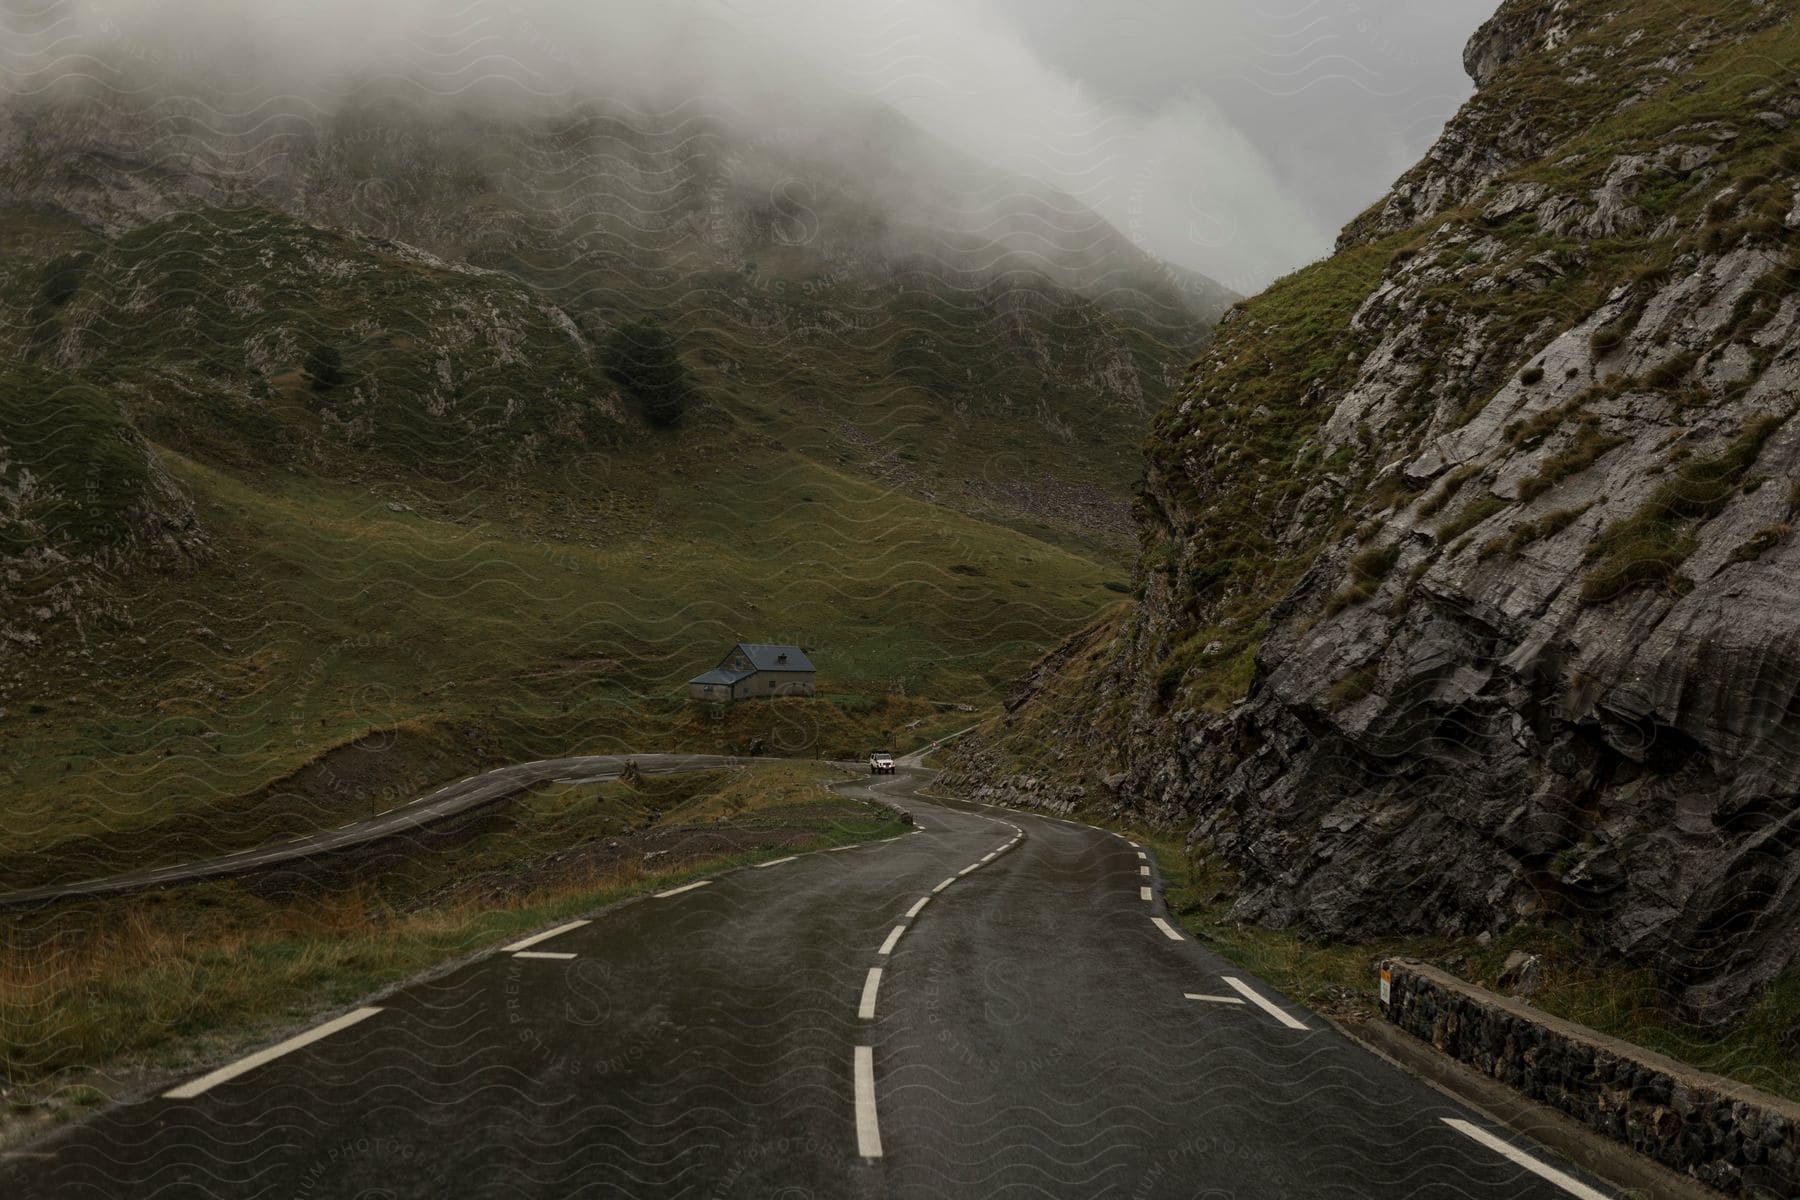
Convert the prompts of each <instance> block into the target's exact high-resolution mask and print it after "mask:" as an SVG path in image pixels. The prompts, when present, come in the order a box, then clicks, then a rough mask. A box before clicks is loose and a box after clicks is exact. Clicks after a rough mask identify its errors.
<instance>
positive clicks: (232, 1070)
mask: <svg viewBox="0 0 1800 1200" xmlns="http://www.w3.org/2000/svg"><path fill="white" fill-rule="evenodd" d="M380 1011H381V1010H380V1009H379V1008H359V1009H357V1010H356V1011H355V1012H348V1013H345V1014H344V1015H343V1016H341V1017H339V1018H337V1019H336V1020H335V1021H327V1022H325V1023H324V1024H323V1025H320V1026H319V1027H318V1028H316V1029H309V1030H307V1031H306V1032H305V1033H302V1034H299V1035H297V1036H295V1037H291V1038H289V1039H288V1040H287V1041H285V1042H277V1043H275V1044H274V1045H273V1046H270V1047H269V1048H268V1049H267V1050H258V1051H257V1052H256V1053H255V1054H252V1055H249V1056H248V1057H245V1058H240V1059H238V1060H237V1061H236V1062H234V1063H232V1064H230V1065H229V1066H224V1067H220V1068H219V1069H218V1070H216V1071H213V1072H211V1073H210V1074H206V1075H202V1076H201V1077H200V1078H198V1079H194V1080H190V1081H188V1082H187V1083H184V1084H182V1085H181V1086H180V1087H176V1088H170V1089H169V1090H168V1091H166V1092H164V1093H163V1098H164V1099H167V1100H192V1099H193V1098H194V1097H195V1096H198V1095H200V1094H201V1093H202V1092H205V1091H207V1090H208V1089H210V1088H214V1087H217V1086H218V1085H219V1084H221V1083H224V1082H225V1081H226V1080H227V1079H235V1078H237V1077H238V1076H239V1075H242V1074H243V1073H244V1072H246V1071H251V1070H254V1069H256V1068H257V1067H260V1066H262V1065H263V1064H264V1063H266V1062H270V1061H272V1060H274V1059H277V1058H280V1057H281V1056H282V1055H284V1054H289V1053H291V1052H293V1051H295V1050H298V1049H300V1047H302V1046H309V1045H311V1044H312V1043H314V1042H316V1041H318V1040H319V1039H321V1038H327V1037H330V1036H331V1035H332V1034H334V1033H336V1032H337V1031H338V1030H340V1029H348V1028H349V1027H350V1026H352V1025H354V1024H356V1023H357V1022H358V1021H366V1020H368V1019H369V1018H370V1017H372V1016H374V1015H375V1014H376V1013H378V1012H380Z"/></svg>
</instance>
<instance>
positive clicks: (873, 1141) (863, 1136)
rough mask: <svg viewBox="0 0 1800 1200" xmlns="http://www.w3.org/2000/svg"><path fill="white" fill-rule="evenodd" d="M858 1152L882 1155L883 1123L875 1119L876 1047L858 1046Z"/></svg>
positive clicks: (872, 1156)
mask: <svg viewBox="0 0 1800 1200" xmlns="http://www.w3.org/2000/svg"><path fill="white" fill-rule="evenodd" d="M856 1152H857V1153H858V1154H860V1155H862V1156H863V1157H864V1158H880V1157H881V1124H880V1122H878V1121H877V1120H876V1119H875V1049H874V1047H872V1046H858V1047H857V1048H856Z"/></svg>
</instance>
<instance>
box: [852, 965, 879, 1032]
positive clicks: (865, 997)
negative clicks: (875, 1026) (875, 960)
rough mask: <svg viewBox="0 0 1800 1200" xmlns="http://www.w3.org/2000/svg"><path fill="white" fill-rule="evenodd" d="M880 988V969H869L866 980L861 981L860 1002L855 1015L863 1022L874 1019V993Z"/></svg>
mask: <svg viewBox="0 0 1800 1200" xmlns="http://www.w3.org/2000/svg"><path fill="white" fill-rule="evenodd" d="M880 986H881V968H880V967H870V968H869V975H868V978H866V979H864V980H863V990H862V1001H861V1002H860V1003H859V1004H857V1006H856V1015H857V1016H858V1017H860V1018H862V1019H863V1020H865V1021H871V1020H874V1018H875V991H876V989H877V988H879V987H880Z"/></svg>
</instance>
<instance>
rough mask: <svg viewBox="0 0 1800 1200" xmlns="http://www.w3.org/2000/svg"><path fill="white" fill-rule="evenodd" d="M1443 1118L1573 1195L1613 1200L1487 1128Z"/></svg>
mask: <svg viewBox="0 0 1800 1200" xmlns="http://www.w3.org/2000/svg"><path fill="white" fill-rule="evenodd" d="M1443 1120H1444V1124H1446V1125H1448V1126H1449V1127H1450V1128H1452V1129H1454V1130H1456V1132H1458V1133H1460V1134H1462V1135H1463V1136H1465V1137H1469V1138H1473V1139H1474V1140H1475V1141H1477V1142H1480V1143H1481V1144H1482V1145H1484V1146H1486V1147H1487V1148H1488V1149H1489V1150H1492V1151H1494V1152H1495V1153H1496V1154H1500V1155H1503V1156H1504V1157H1506V1158H1509V1159H1511V1160H1512V1161H1513V1162H1515V1163H1517V1164H1518V1165H1519V1166H1521V1167H1524V1168H1525V1169H1526V1170H1527V1171H1530V1172H1531V1173H1532V1174H1533V1175H1538V1176H1541V1177H1542V1178H1544V1179H1548V1180H1549V1181H1550V1182H1551V1183H1554V1184H1555V1185H1556V1186H1557V1187H1559V1188H1561V1189H1562V1190H1563V1191H1565V1192H1567V1193H1569V1195H1571V1196H1579V1197H1581V1200H1612V1197H1610V1196H1608V1195H1607V1194H1606V1193H1605V1192H1601V1191H1596V1190H1595V1189H1593V1188H1591V1187H1589V1186H1588V1185H1587V1184H1585V1183H1583V1182H1581V1180H1579V1179H1576V1178H1575V1177H1574V1176H1572V1175H1565V1174H1564V1173H1563V1172H1561V1171H1559V1170H1557V1169H1556V1168H1555V1167H1552V1166H1550V1165H1549V1164H1547V1163H1541V1162H1539V1161H1538V1160H1537V1159H1535V1158H1533V1157H1531V1155H1529V1154H1527V1153H1525V1152H1524V1151H1523V1150H1521V1149H1519V1148H1518V1147H1517V1146H1514V1145H1513V1144H1512V1143H1511V1142H1504V1141H1501V1140H1500V1139H1499V1138H1497V1137H1495V1136H1494V1135H1493V1134H1491V1133H1489V1132H1487V1131H1486V1130H1485V1129H1478V1128H1476V1127H1475V1126H1474V1125H1472V1124H1470V1123H1469V1122H1468V1121H1463V1120H1459V1119H1458V1118H1456V1117H1445V1118H1444V1119H1443Z"/></svg>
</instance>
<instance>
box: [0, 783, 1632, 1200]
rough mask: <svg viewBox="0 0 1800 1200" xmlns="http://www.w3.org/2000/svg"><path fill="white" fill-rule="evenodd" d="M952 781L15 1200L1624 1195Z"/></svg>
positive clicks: (1584, 1198) (125, 1141)
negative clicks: (810, 850)
mask: <svg viewBox="0 0 1800 1200" xmlns="http://www.w3.org/2000/svg"><path fill="white" fill-rule="evenodd" d="M930 777H931V773H930V772H927V771H922V770H917V769H907V768H903V769H902V771H901V773H900V774H899V775H897V776H895V777H893V778H892V779H888V778H883V779H881V780H879V781H875V780H871V781H867V782H857V783H853V784H847V785H840V786H842V787H843V789H844V790H845V791H846V792H847V793H848V794H850V795H854V796H861V797H866V798H877V797H879V798H882V799H885V800H888V801H890V802H894V803H898V804H900V805H901V806H903V807H905V808H907V809H908V810H910V811H911V812H912V813H913V815H914V817H915V820H916V822H917V829H916V831H915V832H912V833H908V834H905V835H902V836H900V837H897V838H894V839H891V840H889V841H887V842H880V843H873V844H868V845H862V846H856V847H852V848H849V849H845V850H843V851H841V852H824V853H817V854H810V855H803V856H797V857H789V858H786V859H781V860H778V861H776V862H773V863H769V864H765V865H764V866H762V867H759V868H744V869H740V870H737V871H733V872H731V873H729V874H726V875H723V876H721V877H719V878H717V879H715V880H713V881H711V882H702V883H697V884H691V885H687V886H684V887H681V888H679V889H671V890H670V891H667V892H664V893H662V894H660V895H657V896H646V897H643V898H641V899H639V900H636V901H632V902H629V903H626V904H624V905H621V906H618V907H615V908H612V909H609V910H606V911H605V912H602V913H597V914H594V915H593V917H592V919H591V920H587V921H573V922H568V923H566V924H564V925H561V926H558V927H555V928H553V929H548V930H544V931H541V932H540V933H538V934H536V935H533V936H532V937H529V938H524V939H521V940H520V941H518V942H515V943H512V944H510V945H509V946H506V947H500V948H496V949H495V950H494V951H493V952H491V953H490V954H488V955H485V956H483V957H480V958H477V959H475V960H472V961H470V962H468V963H465V964H462V965H460V966H458V967H456V968H454V969H452V970H450V971H448V972H447V973H444V974H440V975H437V976H435V977H433V978H430V979H424V980H420V981H417V982H414V983H412V984H409V985H407V986H405V987H403V988H401V989H399V990H398V991H396V992H394V993H392V994H391V995H388V996H386V997H385V998H381V999H378V1000H375V1001H372V1002H370V1003H369V1004H367V1005H365V1006H364V1007H361V1008H358V1009H354V1010H351V1011H349V1012H346V1013H343V1014H340V1015H337V1016H336V1017H334V1018H333V1019H331V1020H327V1021H321V1022H320V1023H319V1024H318V1025H316V1026H314V1027H313V1028H312V1029H310V1030H309V1031H308V1032H307V1033H306V1034H303V1035H301V1036H300V1037H297V1038H294V1039H290V1040H289V1041H287V1042H284V1043H280V1044H277V1045H276V1046H273V1047H269V1048H267V1049H266V1050H264V1051H262V1052H260V1053H258V1054H256V1055H252V1056H249V1057H247V1058H244V1059H240V1060H237V1061H236V1062H233V1063H227V1064H223V1065H221V1066H220V1067H219V1068H218V1069H216V1070H211V1071H205V1072H204V1073H203V1069H201V1070H196V1072H195V1074H194V1075H192V1076H190V1077H187V1078H184V1079H180V1080H172V1081H166V1082H164V1083H162V1084H160V1085H159V1086H158V1088H157V1089H155V1090H153V1091H150V1092H147V1093H146V1094H143V1095H140V1096H137V1097H134V1098H132V1099H131V1100H129V1101H127V1102H124V1103H121V1104H117V1105H114V1106H112V1107H110V1108H108V1109H106V1110H104V1111H102V1112H100V1113H98V1114H96V1115H95V1116H93V1117H91V1118H89V1119H87V1120H84V1121H81V1122H79V1123H76V1124H73V1125H71V1126H69V1127H66V1128H64V1129H61V1130H58V1131H55V1132H53V1133H50V1134H48V1135H46V1136H45V1137H43V1138H41V1139H39V1140H38V1141H37V1142H35V1143H33V1144H31V1145H29V1146H26V1147H22V1148H21V1150H22V1151H24V1154H25V1156H14V1157H0V1194H4V1195H7V1196H8V1197H14V1198H17V1200H28V1198H33V1200H34V1198H37V1197H51V1196H55V1197H70V1198H81V1197H101V1196H118V1195H150V1194H155V1195H158V1196H207V1197H273V1196H306V1197H341V1198H344V1200H349V1198H353V1197H371V1196H394V1197H400V1196H409V1197H410V1196H442V1195H456V1196H470V1197H485V1196H503V1197H535V1196H545V1197H550V1196H558V1197H560V1196H577V1195H579V1196H596V1197H598V1196H631V1197H713V1196H743V1197H767V1196H781V1197H789V1198H793V1200H800V1198H804V1197H885V1196H898V1197H919V1198H921V1200H924V1198H936V1197H981V1198H983V1200H985V1198H988V1197H1021V1198H1023V1197H1044V1196H1079V1197H1093V1196H1107V1197H1120V1198H1133V1200H1135V1198H1138V1197H1165V1196H1166V1197H1182V1198H1184V1200H1196V1198H1198V1200H1239V1198H1241V1200H1283V1198H1295V1200H1297V1198H1300V1197H1306V1198H1308V1200H1315V1198H1333V1200H1335V1198H1349V1197H1382V1198H1384V1200H1391V1198H1393V1197H1430V1198H1434V1200H1567V1197H1569V1196H1576V1197H1578V1198H1580V1200H1595V1198H1597V1197H1604V1196H1610V1195H1612V1193H1610V1192H1608V1191H1607V1190H1605V1189H1604V1188H1603V1187H1602V1186H1601V1185H1599V1184H1597V1183H1596V1182H1595V1181H1594V1180H1592V1179H1591V1178H1584V1177H1581V1176H1579V1175H1578V1173H1576V1172H1575V1171H1573V1170H1572V1169H1571V1168H1569V1167H1567V1166H1566V1165H1564V1164H1561V1163H1559V1162H1556V1161H1555V1160H1554V1159H1553V1158H1552V1157H1551V1156H1550V1155H1548V1154H1547V1153H1545V1152H1543V1151H1542V1150H1540V1149H1537V1148H1536V1147H1534V1146H1532V1145H1530V1144H1528V1143H1526V1142H1524V1141H1522V1140H1521V1139H1520V1138H1518V1137H1517V1136H1515V1135H1513V1134H1511V1133H1509V1132H1508V1131H1506V1130H1505V1129H1503V1128H1496V1127H1495V1126H1494V1124H1493V1123H1492V1122H1491V1121H1489V1120H1487V1119H1486V1118H1484V1117H1482V1116H1480V1115H1478V1114H1475V1113H1472V1112H1470V1111H1468V1110H1465V1109H1462V1108H1459V1107H1458V1106H1456V1105H1454V1104H1452V1103H1450V1102H1449V1101H1447V1100H1445V1099H1444V1098H1443V1097H1442V1096H1441V1095H1439V1094H1438V1093H1437V1092H1434V1091H1432V1090H1431V1089H1429V1088H1428V1087H1426V1086H1425V1085H1424V1084H1422V1083H1420V1082H1418V1081H1417V1080H1415V1079H1413V1078H1411V1077H1410V1076H1407V1075H1405V1074H1403V1073H1402V1072H1401V1071H1399V1070H1398V1069H1397V1068H1395V1067H1393V1066H1391V1065H1389V1064H1388V1063H1386V1062H1385V1061H1383V1060H1381V1059H1378V1058H1376V1057H1375V1056H1373V1055H1372V1054H1370V1053H1368V1052H1367V1051H1365V1050H1363V1049H1362V1048H1360V1047H1359V1046H1357V1045H1356V1044H1355V1043H1353V1042H1351V1041H1350V1040H1348V1039H1347V1038H1345V1037H1343V1036H1342V1035H1341V1034H1339V1033H1338V1032H1336V1030H1335V1029H1333V1028H1332V1027H1331V1026H1330V1025H1329V1024H1328V1023H1326V1022H1325V1021H1323V1020H1322V1019H1321V1018H1319V1017H1318V1016H1317V1015H1316V1014H1313V1013H1310V1012H1307V1011H1306V1010H1304V1009H1301V1008H1298V1007H1296V1006H1294V1005H1292V1004H1289V1003H1287V1002H1286V1001H1284V1000H1283V999H1282V998H1281V997H1280V996H1278V995H1277V994H1276V993H1275V992H1274V991H1273V990H1272V989H1270V988H1268V987H1267V986H1265V985H1264V984H1262V983H1261V982H1260V981H1258V980H1256V979H1254V978H1253V977H1250V976H1248V975H1246V974H1244V973H1243V972H1242V971H1240V970H1238V969H1236V968H1234V967H1232V966H1231V965H1229V964H1227V963H1225V962H1224V961H1222V960H1220V959H1218V958H1217V957H1215V956H1213V955H1211V954H1209V953H1208V952H1207V951H1206V950H1205V949H1204V948H1203V947H1201V946H1200V945H1199V944H1197V943H1196V942H1194V941H1193V940H1192V939H1191V938H1188V937H1187V936H1185V935H1184V934H1182V933H1181V932H1180V931H1178V930H1177V929H1176V928H1175V927H1174V925H1173V924H1171V923H1170V922H1169V920H1168V917H1167V914H1166V913H1164V912H1163V910H1162V907H1161V904H1160V899H1159V897H1158V892H1157V887H1158V884H1157V880H1156V878H1155V867H1154V863H1153V862H1152V861H1151V860H1150V858H1149V857H1148V856H1147V854H1144V853H1143V852H1141V850H1140V848H1138V847H1135V846H1133V845H1132V844H1131V843H1130V842H1128V841H1126V840H1125V839H1124V838H1122V837H1120V836H1118V835H1116V834H1112V833H1108V832H1105V831H1100V830H1096V829H1092V828H1089V827H1086V826H1082V825H1077V824H1073V823H1070V822H1064V821H1058V820H1055V819H1052V818H1048V817H1043V816H1037V815H1031V814H1025V813H1017V812H1010V811H1002V810H990V809H986V808H983V807H978V806H973V805H965V804H958V803H954V802H928V801H925V800H923V799H921V798H920V797H918V796H917V795H916V792H917V789H918V787H919V786H920V785H921V784H922V783H924V782H925V781H927V780H929V778H930ZM1145 889H1148V890H1147V891H1146V890H1145ZM1146 897H1148V898H1146ZM1459 1123H1460V1124H1459ZM1477 1135H1479V1136H1477ZM1484 1138H1485V1139H1487V1140H1483V1139H1484ZM1547 1172H1548V1173H1550V1174H1546V1173H1547ZM1551 1175H1558V1176H1559V1177H1558V1178H1552V1177H1551Z"/></svg>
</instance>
